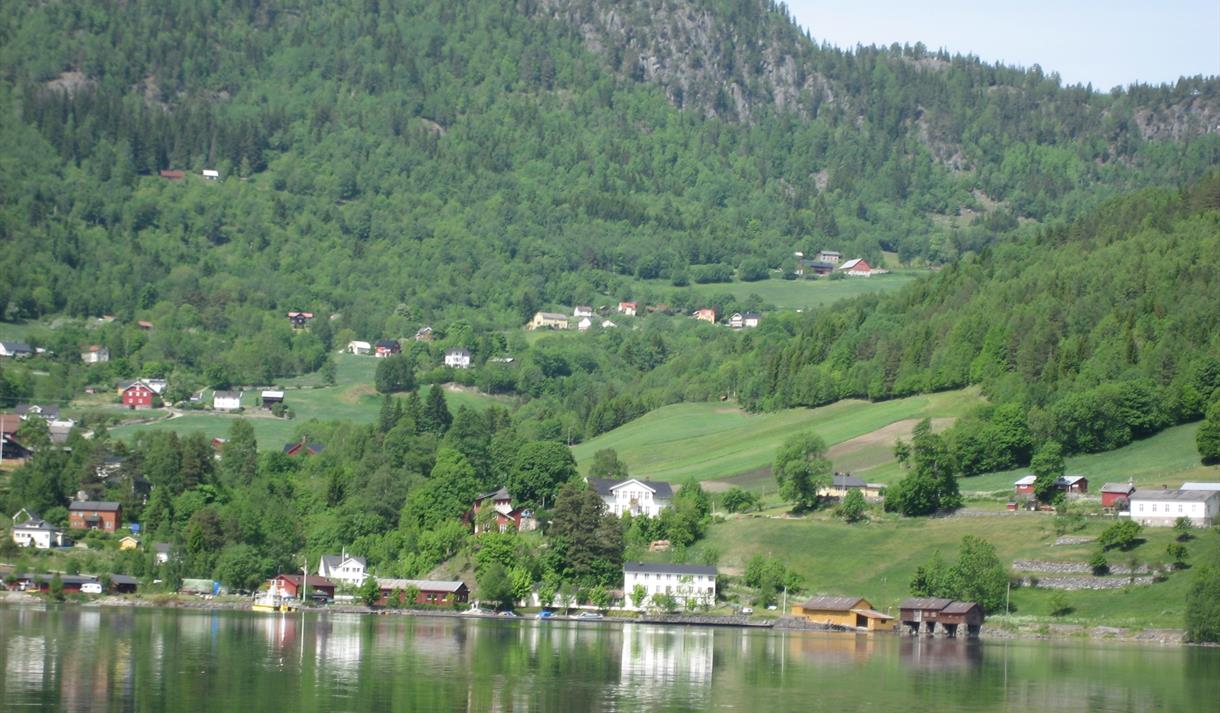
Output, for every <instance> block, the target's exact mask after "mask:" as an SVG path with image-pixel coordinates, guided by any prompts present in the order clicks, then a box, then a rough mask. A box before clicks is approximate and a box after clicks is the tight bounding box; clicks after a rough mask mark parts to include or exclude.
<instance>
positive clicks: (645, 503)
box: [588, 478, 674, 517]
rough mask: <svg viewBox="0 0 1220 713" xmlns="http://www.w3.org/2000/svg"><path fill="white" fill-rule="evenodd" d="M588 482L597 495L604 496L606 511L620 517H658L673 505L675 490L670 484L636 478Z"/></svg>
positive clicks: (592, 479) (592, 480)
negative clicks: (627, 515)
mask: <svg viewBox="0 0 1220 713" xmlns="http://www.w3.org/2000/svg"><path fill="white" fill-rule="evenodd" d="M588 481H589V485H592V486H593V488H594V490H596V491H597V494H598V495H600V496H602V502H604V503H606V509H607V510H609V511H610V512H612V513H614V514H615V515H618V516H619V517H622V516H623V515H626V514H628V513H630V514H631V515H647V516H648V517H656V516H657V515H660V514H661V511H662V510H664V509H665V508H667V507H669V506H670V505H671V504H672V503H673V498H674V489H673V487H671V486H670V484H669V483H662V482H653V481H651V480H636V479H635V478H631V479H629V480H611V479H608V478H589V479H588Z"/></svg>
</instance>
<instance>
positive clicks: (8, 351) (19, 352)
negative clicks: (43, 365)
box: [0, 342, 34, 359]
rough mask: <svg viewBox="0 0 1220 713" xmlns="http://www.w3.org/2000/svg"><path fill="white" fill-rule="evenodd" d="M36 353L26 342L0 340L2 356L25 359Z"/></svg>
mask: <svg viewBox="0 0 1220 713" xmlns="http://www.w3.org/2000/svg"><path fill="white" fill-rule="evenodd" d="M33 353H34V349H33V348H32V347H30V345H29V344H26V343H25V342H0V357H11V358H13V359H23V358H25V357H28V356H30V355H31V354H33Z"/></svg>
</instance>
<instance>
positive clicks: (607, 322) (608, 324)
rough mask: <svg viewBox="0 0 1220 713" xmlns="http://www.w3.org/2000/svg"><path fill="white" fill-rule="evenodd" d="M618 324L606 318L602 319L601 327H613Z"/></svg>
mask: <svg viewBox="0 0 1220 713" xmlns="http://www.w3.org/2000/svg"><path fill="white" fill-rule="evenodd" d="M617 326H618V325H617V324H615V323H614V322H611V321H610V320H608V319H603V320H602V329H614V328H615V327H617Z"/></svg>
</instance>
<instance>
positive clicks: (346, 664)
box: [307, 614, 361, 673]
mask: <svg viewBox="0 0 1220 713" xmlns="http://www.w3.org/2000/svg"><path fill="white" fill-rule="evenodd" d="M312 623H313V625H314V632H315V633H314V641H315V644H316V646H317V661H318V665H319V668H322V667H325V668H327V669H329V670H332V671H337V672H340V673H346V672H354V671H356V669H358V668H359V666H360V653H361V638H360V632H361V617H360V616H359V615H350V616H345V615H342V614H340V615H335V616H324V617H318V618H317V619H316V620H314V621H313V622H312ZM307 640H308V639H307Z"/></svg>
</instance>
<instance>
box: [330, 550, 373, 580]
mask: <svg viewBox="0 0 1220 713" xmlns="http://www.w3.org/2000/svg"><path fill="white" fill-rule="evenodd" d="M366 568H367V564H366V563H365V561H364V558H363V557H350V556H348V554H347V553H346V552H345V553H343V554H341V555H322V561H321V562H319V563H318V575H319V576H322V577H326V578H327V579H329V580H330V581H332V582H334V583H336V584H345V585H349V586H352V587H359V586H360V585H361V584H364V580H365V579H366V578H368V576H369V575H368V572H367V571H366Z"/></svg>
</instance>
